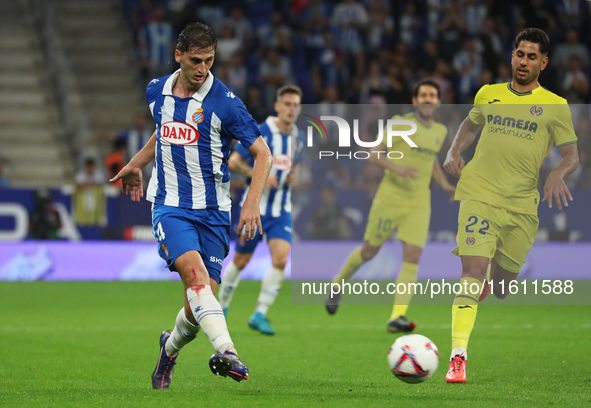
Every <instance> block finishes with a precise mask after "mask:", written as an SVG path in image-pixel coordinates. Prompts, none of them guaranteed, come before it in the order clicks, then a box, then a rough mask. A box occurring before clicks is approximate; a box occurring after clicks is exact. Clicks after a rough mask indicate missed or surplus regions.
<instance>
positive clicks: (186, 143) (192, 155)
mask: <svg viewBox="0 0 591 408" xmlns="http://www.w3.org/2000/svg"><path fill="white" fill-rule="evenodd" d="M179 73H180V69H179V70H178V71H176V72H175V73H173V74H172V75H168V76H165V77H162V78H158V79H154V80H152V82H150V84H149V85H148V87H147V89H146V97H147V99H148V104H149V105H150V111H151V112H152V116H153V117H154V120H155V121H156V157H155V161H154V167H153V169H152V177H151V179H150V184H149V186H148V192H147V199H148V201H151V202H153V203H156V204H164V205H168V206H171V207H181V208H192V209H208V210H220V211H230V209H231V207H232V200H231V198H230V191H229V190H230V172H229V170H228V157H229V156H230V150H231V145H232V138H235V139H238V140H239V141H240V142H241V143H242V145H243V146H245V147H247V148H248V147H250V146H251V145H252V144H253V143H254V141H255V140H256V139H257V138H258V137H259V136H260V134H261V133H260V131H259V129H258V127H257V124H256V122H255V120H254V119H253V118H252V116H251V115H250V114H249V113H248V112H247V110H246V107H245V106H244V104H243V103H242V101H241V100H240V99H239V98H237V97H236V96H235V95H234V94H233V93H232V92H231V91H230V90H229V89H228V88H227V87H226V86H225V85H224V84H223V83H222V82H221V81H220V80H218V79H217V78H214V76H213V75H212V74H211V72H210V73H209V75H208V76H207V78H206V79H205V82H204V83H203V85H202V86H201V88H199V90H198V91H197V92H195V94H194V95H193V96H192V97H190V98H179V97H178V96H174V95H173V94H172V88H173V85H174V83H175V81H176V79H177V78H178V76H179Z"/></svg>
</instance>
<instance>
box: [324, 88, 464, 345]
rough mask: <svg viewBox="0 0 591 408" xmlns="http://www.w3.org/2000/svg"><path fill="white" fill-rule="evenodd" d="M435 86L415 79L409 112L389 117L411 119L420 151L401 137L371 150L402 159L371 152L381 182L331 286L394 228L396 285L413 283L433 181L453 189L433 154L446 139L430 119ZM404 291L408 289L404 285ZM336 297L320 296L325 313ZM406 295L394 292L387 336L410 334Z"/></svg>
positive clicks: (450, 191)
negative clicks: (359, 236)
mask: <svg viewBox="0 0 591 408" xmlns="http://www.w3.org/2000/svg"><path fill="white" fill-rule="evenodd" d="M440 102H441V101H440V94H439V85H438V84H437V83H436V82H434V81H432V80H429V79H426V80H423V81H420V82H419V83H418V84H417V85H416V86H415V88H414V90H413V97H412V103H413V105H415V112H413V113H409V114H406V115H404V116H395V117H394V118H395V119H396V118H398V119H400V118H403V119H407V120H412V121H414V122H415V123H416V124H417V131H416V133H415V134H414V135H413V141H415V142H416V143H417V145H419V146H420V148H411V147H410V146H409V145H408V144H407V143H406V142H405V141H404V140H403V139H400V141H399V142H397V143H395V144H394V145H392V147H391V148H386V146H385V145H384V144H380V145H378V146H376V147H374V148H373V149H372V150H373V151H382V152H383V151H385V150H388V151H399V152H402V153H403V154H404V157H403V158H402V159H398V160H396V159H389V158H388V157H387V156H386V155H384V154H382V155H377V154H375V155H374V154H372V155H371V156H370V160H371V161H372V162H373V163H375V164H377V165H379V166H381V167H383V168H384V169H385V174H384V178H383V179H382V182H381V183H380V186H379V187H378V191H377V193H376V195H375V198H374V200H373V203H372V206H371V210H370V211H369V217H368V220H367V227H366V230H365V236H364V237H363V240H364V243H363V246H361V247H358V248H357V249H355V250H354V251H353V252H352V253H351V254H350V255H349V257H348V258H347V260H346V261H345V264H344V265H343V267H342V269H341V272H340V273H339V274H338V275H337V276H335V277H334V278H333V280H332V281H333V283H336V284H341V283H342V282H343V281H346V280H348V279H349V278H350V277H351V276H353V274H354V273H355V272H356V271H357V270H358V269H359V268H360V267H361V265H363V264H364V263H365V262H367V261H369V260H370V259H372V258H373V257H374V256H376V254H377V253H378V251H379V249H380V248H381V246H382V244H383V243H384V242H386V241H387V240H388V239H390V236H391V235H392V232H393V231H394V230H395V229H397V230H398V235H397V237H398V239H399V240H400V241H402V246H403V254H402V269H401V270H400V272H399V274H398V278H397V279H396V284H397V285H398V284H405V285H408V284H409V283H411V282H416V279H417V270H418V266H419V265H418V264H419V258H420V256H421V252H422V250H423V246H424V245H425V241H426V240H427V233H428V231H429V219H430V215H431V190H430V189H429V184H430V183H431V179H432V178H433V179H434V180H435V181H437V183H439V185H441V187H442V188H443V189H444V190H445V191H446V192H447V193H448V194H449V195H451V196H452V197H453V195H454V191H455V187H454V186H453V185H451V184H450V183H449V182H448V181H447V179H446V178H445V175H444V174H443V171H442V170H441V166H440V165H439V162H438V161H437V153H438V152H439V150H440V149H441V145H442V144H443V141H444V140H445V137H446V136H447V129H446V128H445V126H444V125H442V124H441V123H437V122H435V121H433V119H432V116H433V113H434V112H435V110H436V109H437V107H438V106H439V104H440ZM407 287H408V286H407ZM340 297H341V295H340V294H337V295H336V296H334V297H331V295H330V294H329V295H328V296H327V298H326V303H325V305H326V310H327V312H328V313H329V314H335V313H336V311H337V307H338V304H339V301H340ZM411 298H412V294H409V293H406V294H397V295H396V296H395V298H394V308H393V310H392V315H391V316H390V320H389V322H388V326H387V329H388V331H389V332H391V333H396V332H409V331H412V330H413V329H414V328H415V327H416V324H415V323H414V322H410V321H408V320H407V319H406V317H405V315H406V311H407V309H408V305H409V304H410V301H411Z"/></svg>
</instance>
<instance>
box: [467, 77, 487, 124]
mask: <svg viewBox="0 0 591 408" xmlns="http://www.w3.org/2000/svg"><path fill="white" fill-rule="evenodd" d="M487 86H488V85H484V86H483V87H482V88H480V89H479V90H478V92H477V93H476V96H475V97H474V106H473V107H472V109H470V113H468V118H469V119H470V122H472V123H473V124H475V125H478V126H480V125H484V122H485V118H484V114H483V113H482V106H481V105H482V103H483V101H484V89H485V88H486V87H487Z"/></svg>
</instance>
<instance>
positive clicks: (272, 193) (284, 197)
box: [219, 85, 304, 335]
mask: <svg viewBox="0 0 591 408" xmlns="http://www.w3.org/2000/svg"><path fill="white" fill-rule="evenodd" d="M301 100H302V90H301V89H300V88H299V87H297V86H293V85H287V86H283V87H281V88H279V89H278V90H277V100H276V102H275V105H274V106H275V111H277V117H274V116H269V117H268V118H267V120H266V121H265V122H264V123H263V124H261V125H260V126H259V129H260V131H261V134H262V135H263V138H264V139H265V141H266V142H267V144H268V145H269V148H270V149H271V152H272V153H273V168H272V169H271V173H270V175H269V179H268V180H267V184H266V188H265V191H264V192H263V196H262V198H261V206H260V211H261V216H262V219H261V221H262V223H263V232H264V233H265V234H266V238H267V242H268V243H269V250H270V252H271V259H272V266H271V269H270V270H269V271H268V272H267V274H266V275H265V278H264V279H263V282H262V285H261V292H260V294H259V298H258V300H257V305H256V309H255V311H254V313H253V315H252V316H251V317H250V319H248V325H249V326H250V328H252V329H254V330H258V331H260V332H261V333H263V334H268V335H273V334H275V330H273V329H272V328H271V326H269V321H268V320H267V318H266V315H267V311H268V310H269V307H271V305H272V304H273V302H274V301H275V298H276V297H277V295H278V294H279V289H280V288H281V283H282V282H283V277H284V275H285V265H286V264H287V258H288V255H289V248H290V246H291V184H292V183H293V182H294V181H295V178H296V177H297V169H298V163H299V161H300V156H301V153H302V147H303V140H304V136H303V133H301V132H299V131H298V128H297V127H296V126H295V124H294V123H295V122H296V121H297V119H298V116H299V114H300V109H301V106H300V104H301ZM292 157H293V160H292ZM228 163H229V165H230V170H232V171H235V172H238V173H240V174H242V175H244V176H246V177H248V178H249V180H250V178H251V177H252V175H253V168H252V165H253V158H252V155H251V154H250V152H249V151H248V150H246V149H245V148H244V146H242V145H240V144H238V145H236V149H235V150H234V152H233V153H232V155H231V156H230V160H229V161H228ZM249 189H250V187H247V188H246V190H245V192H244V197H246V195H247V194H248V193H249ZM244 197H243V199H242V203H244V200H245V198H244ZM241 205H242V204H241ZM261 239H262V235H261V234H258V233H257V234H256V235H255V238H254V239H253V240H250V241H245V240H244V239H242V238H240V239H238V242H237V243H236V254H235V255H234V260H233V261H232V263H230V265H228V267H227V268H226V270H225V271H224V276H223V279H222V285H221V286H220V295H219V299H220V305H221V306H222V309H223V310H224V313H227V311H228V308H229V307H230V301H231V300H232V296H233V295H234V291H235V290H236V287H237V286H238V283H239V282H240V272H241V271H242V269H244V268H245V267H246V265H247V264H248V262H249V261H250V258H251V257H252V254H253V252H254V250H255V248H256V246H257V244H258V243H259V241H260V240H261Z"/></svg>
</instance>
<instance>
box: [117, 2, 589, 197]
mask: <svg viewBox="0 0 591 408" xmlns="http://www.w3.org/2000/svg"><path fill="white" fill-rule="evenodd" d="M123 1H124V3H123V4H124V7H123V10H124V14H125V19H126V21H127V23H128V25H129V35H130V38H132V40H133V43H134V47H135V48H134V49H135V56H136V58H137V63H138V76H139V77H140V78H141V79H142V81H143V82H144V83H147V82H148V81H150V80H151V79H152V78H154V77H158V76H163V75H167V74H169V73H171V72H172V71H173V70H175V69H176V68H177V65H176V63H175V61H174V58H173V52H174V47H175V42H176V38H177V36H178V33H179V32H180V31H181V30H182V29H183V27H184V26H185V25H186V24H187V23H189V22H191V21H195V20H198V21H203V22H205V23H206V24H208V25H210V26H212V27H213V28H214V30H215V31H216V33H217V35H218V48H217V52H216V62H215V64H214V67H213V73H214V75H216V77H218V78H219V79H220V80H222V81H223V82H224V83H225V84H226V85H227V86H228V87H229V88H230V89H232V91H233V92H234V93H235V94H236V95H237V96H238V97H240V98H241V99H242V100H243V101H244V102H245V104H246V106H247V108H248V110H249V112H250V113H251V114H252V115H253V116H254V118H255V119H256V120H257V121H258V122H262V121H264V120H265V118H266V117H267V116H268V115H270V114H273V102H274V100H275V91H276V89H277V88H278V87H280V86H282V85H285V84H297V85H298V86H300V87H301V88H302V90H303V92H304V97H303V101H302V102H303V103H304V104H325V105H329V106H331V108H327V110H328V109H330V110H331V111H332V112H331V113H333V114H334V111H335V110H337V111H338V107H339V106H341V105H343V104H409V103H410V102H411V91H412V88H413V86H414V84H415V83H417V82H418V81H419V80H420V79H423V78H427V77H429V78H432V79H434V80H435V81H437V83H438V84H439V85H440V88H441V99H442V103H445V104H452V103H453V104H471V103H472V102H473V98H474V95H475V94H476V92H477V90H478V89H479V88H480V87H481V86H482V85H484V84H489V83H498V82H508V81H510V80H511V66H510V55H511V50H512V49H513V40H514V38H515V36H516V35H517V33H519V32H520V31H521V30H523V29H524V28H526V27H538V28H541V29H543V30H545V31H546V32H547V33H548V35H549V37H550V39H551V41H552V48H551V51H550V61H551V62H550V64H549V66H548V68H547V69H546V70H545V71H544V72H543V73H542V75H541V77H540V82H541V83H542V85H543V86H544V87H546V88H547V89H549V90H551V91H553V92H555V93H557V94H559V95H561V96H563V97H565V98H566V99H567V100H568V101H569V103H570V104H586V103H589V102H590V91H589V81H590V78H591V75H590V74H591V70H590V68H591V66H590V49H591V43H590V41H591V31H590V29H591V28H590V27H591V26H590V16H591V3H590V2H586V1H584V0H418V1H402V0H400V1H388V0H343V1H329V0H292V1H265V0H251V1H230V0H226V1H216V0H123ZM588 113H590V112H588V109H587V108H582V111H581V112H580V114H578V115H577V116H576V118H575V121H576V123H575V126H576V128H577V134H578V136H579V139H580V142H579V148H580V151H581V163H582V165H581V169H580V170H579V171H578V172H577V173H576V174H575V175H574V176H572V177H571V180H570V181H569V182H570V184H571V185H572V186H576V187H591V163H590V160H589V159H588V157H589V156H590V155H591V142H590V141H589V130H590V128H591V126H590V125H589V116H590V115H589V114H588ZM457 119H458V120H459V121H461V120H462V119H463V118H457ZM452 122H453V120H452ZM456 122H457V121H456ZM457 125H459V123H453V124H452V129H450V134H449V137H448V140H447V141H446V143H445V145H444V147H443V149H442V153H441V154H440V159H443V157H444V154H445V152H446V151H447V147H449V143H450V142H451V138H452V137H453V135H454V134H455V129H457ZM558 159H559V158H558ZM556 160H557V158H556V157H554V155H551V156H550V157H549V159H548V160H547V161H546V163H545V165H544V168H543V169H542V177H541V182H543V181H544V175H545V173H547V169H549V168H552V167H553V166H555V164H556ZM311 167H313V168H312V170H310V173H312V172H314V173H315V174H316V171H318V173H317V174H324V176H323V177H324V180H323V182H324V183H329V184H331V185H332V186H333V187H338V188H364V189H369V190H370V191H371V190H373V191H375V188H376V186H377V183H379V180H380V178H381V176H382V172H381V170H380V169H379V168H375V167H374V166H371V165H366V163H362V162H360V163H346V164H342V163H338V162H331V161H328V160H327V161H325V162H324V163H320V162H316V163H313V164H311ZM302 180H303V181H304V182H305V181H306V180H307V178H306V175H305V174H304V177H303V178H302Z"/></svg>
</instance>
